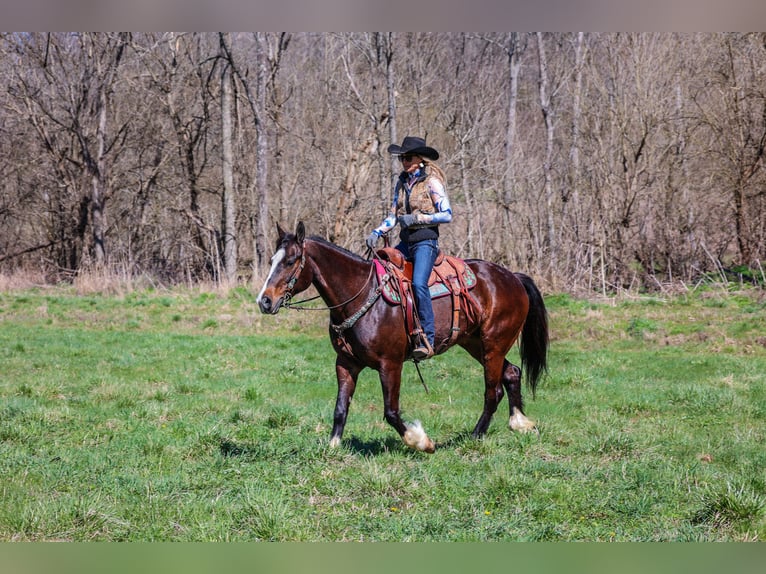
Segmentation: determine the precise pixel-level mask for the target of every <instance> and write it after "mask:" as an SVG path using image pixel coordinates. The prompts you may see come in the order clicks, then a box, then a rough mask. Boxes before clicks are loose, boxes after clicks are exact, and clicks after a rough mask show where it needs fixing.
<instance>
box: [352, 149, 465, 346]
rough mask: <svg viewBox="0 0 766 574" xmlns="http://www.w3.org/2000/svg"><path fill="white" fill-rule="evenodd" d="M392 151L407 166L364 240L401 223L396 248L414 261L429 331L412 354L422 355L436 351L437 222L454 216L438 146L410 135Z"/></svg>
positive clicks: (417, 292)
mask: <svg viewBox="0 0 766 574" xmlns="http://www.w3.org/2000/svg"><path fill="white" fill-rule="evenodd" d="M388 153H390V154H392V155H397V156H399V159H400V160H401V162H402V167H403V171H402V172H401V174H399V180H398V181H397V183H396V187H395V188H394V200H393V203H392V205H391V212H390V213H389V214H388V217H386V219H385V220H384V221H383V223H381V224H380V225H379V226H378V227H376V228H375V229H374V230H373V231H372V233H370V235H369V236H368V237H367V240H366V244H367V247H368V248H370V249H371V250H373V251H374V250H375V244H376V243H377V241H378V238H379V237H380V236H381V235H383V234H384V233H388V232H389V231H390V230H391V229H393V228H394V226H395V225H396V224H397V222H398V223H399V226H400V227H401V232H400V234H399V239H400V241H399V244H398V245H397V246H396V249H398V250H399V251H401V252H402V254H403V255H404V257H405V258H407V259H408V260H411V261H412V267H413V269H412V288H413V291H414V293H415V305H416V307H417V310H418V317H419V318H420V324H421V327H422V329H423V334H424V335H425V337H421V341H420V342H419V343H418V344H417V345H416V347H415V349H413V351H412V357H413V358H414V359H415V360H416V361H422V360H424V359H428V358H430V357H432V356H433V354H434V336H435V330H434V312H433V307H432V305H431V294H430V292H429V290H428V278H429V276H430V275H431V270H432V269H433V266H434V261H436V255H437V253H438V252H439V225H440V224H442V223H449V222H450V221H452V208H451V207H450V203H449V199H448V198H447V192H446V191H445V178H444V173H443V172H442V170H441V169H440V168H439V167H438V166H437V165H436V164H435V163H433V162H434V161H436V160H437V159H439V152H438V151H436V150H435V149H434V148H432V147H428V146H427V145H426V140H424V139H422V138H418V137H412V136H407V137H406V138H404V140H403V141H402V145H401V146H398V145H395V144H391V145H390V146H388ZM402 192H403V193H402Z"/></svg>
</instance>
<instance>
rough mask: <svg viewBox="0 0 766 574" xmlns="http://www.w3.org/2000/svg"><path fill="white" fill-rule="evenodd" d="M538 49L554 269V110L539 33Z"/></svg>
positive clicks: (547, 215) (547, 217)
mask: <svg viewBox="0 0 766 574" xmlns="http://www.w3.org/2000/svg"><path fill="white" fill-rule="evenodd" d="M537 50H538V55H539V64H540V77H539V88H540V110H541V112H542V114H543V122H544V123H545V155H544V157H543V179H544V194H545V208H546V209H545V223H546V232H547V235H546V243H547V245H548V257H547V260H548V266H549V271H551V272H552V271H553V270H554V269H555V268H556V265H557V251H558V249H557V246H556V227H555V223H554V217H553V215H554V214H553V165H552V162H553V136H554V125H553V111H552V109H551V97H550V86H549V80H548V60H547V55H546V53H545V45H544V43H543V35H542V33H541V32H538V33H537Z"/></svg>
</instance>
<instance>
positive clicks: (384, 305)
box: [257, 222, 549, 453]
mask: <svg viewBox="0 0 766 574" xmlns="http://www.w3.org/2000/svg"><path fill="white" fill-rule="evenodd" d="M277 233H278V238H277V242H276V249H275V252H274V255H273V257H272V258H271V269H270V271H269V274H268V276H267V278H266V281H265V283H264V285H263V288H262V289H261V291H260V293H259V294H258V298H257V303H258V306H259V308H260V310H261V312H262V313H267V314H276V313H278V312H279V310H280V309H281V308H282V307H283V306H287V305H289V304H290V299H291V297H292V296H293V295H295V294H297V293H300V292H302V291H305V290H306V289H308V288H309V287H310V286H311V285H313V286H314V288H315V289H316V291H317V292H318V294H319V296H320V297H321V298H322V300H323V301H324V303H325V304H326V305H327V309H328V310H329V312H330V326H329V332H330V339H331V340H332V345H333V348H334V349H335V353H336V359H335V374H336V376H337V379H338V396H337V400H336V403H335V413H334V419H333V428H332V433H331V435H330V445H331V446H333V447H336V446H338V445H340V442H341V437H342V436H343V428H344V427H345V425H346V417H347V415H348V407H349V403H350V402H351V398H352V397H353V395H354V390H355V388H356V383H357V378H358V376H359V373H360V372H361V371H362V370H363V369H364V368H365V367H369V368H371V369H374V370H376V371H378V373H379V375H380V383H381V386H382V388H383V414H384V417H385V419H386V421H387V422H388V423H389V424H390V425H391V426H392V427H394V429H396V431H397V432H398V433H399V435H400V437H402V439H403V441H404V443H405V444H406V445H407V446H409V447H411V448H414V449H416V450H420V451H424V452H428V453H433V452H434V450H435V445H434V443H433V441H432V440H431V439H430V438H429V437H428V435H427V434H426V432H425V431H424V430H423V427H422V425H421V424H420V423H419V422H418V421H414V422H413V423H412V424H406V423H405V422H404V421H403V420H402V417H401V415H400V412H399V389H400V385H401V378H402V366H403V365H404V363H405V362H406V361H407V360H408V358H409V355H408V353H409V352H410V350H411V349H410V342H409V337H408V335H407V332H406V329H405V323H404V313H403V311H402V308H401V307H400V306H396V305H391V304H389V303H388V302H386V301H385V300H383V298H382V297H380V287H379V285H377V283H378V280H377V277H376V274H375V273H374V271H373V261H371V260H366V259H364V258H362V257H361V256H359V255H356V254H354V253H351V252H350V251H347V250H346V249H343V248H342V247H339V246H337V245H335V244H333V243H331V242H329V241H327V240H325V239H322V238H319V237H306V231H305V227H304V224H303V222H299V223H298V224H297V227H296V230H295V233H288V232H286V231H284V230H283V229H282V227H281V226H280V225H279V224H277ZM465 262H466V264H467V265H468V266H469V267H470V268H471V269H472V270H473V272H474V273H475V275H476V278H477V282H476V286H475V287H474V288H473V290H472V291H471V293H472V294H473V296H474V298H475V301H476V302H477V303H478V312H477V313H476V315H477V319H476V320H475V321H473V322H471V324H469V322H468V321H467V319H466V317H465V314H464V313H463V312H462V311H461V316H460V320H459V329H460V330H459V332H458V334H457V337H456V338H455V337H452V336H451V335H452V333H451V329H452V324H451V323H452V320H451V315H452V303H451V302H450V298H449V297H446V298H441V299H434V300H433V307H434V315H435V323H436V344H435V347H436V348H435V352H436V353H437V354H440V353H443V352H444V351H446V350H447V348H449V347H450V346H452V344H457V345H459V346H461V347H463V348H464V349H465V350H466V351H468V353H469V354H470V355H471V356H472V357H473V358H474V359H476V360H477V361H478V362H479V363H481V365H482V366H483V367H484V410H483V412H482V414H481V417H480V418H479V421H478V422H477V423H476V427H475V428H474V429H473V433H472V435H473V437H480V436H482V435H484V434H485V433H486V432H487V429H488V428H489V424H490V421H491V419H492V416H493V415H494V413H495V411H496V410H497V406H498V404H499V403H500V401H501V399H502V398H503V389H505V391H506V392H507V394H508V401H509V403H510V419H509V423H508V426H509V427H510V428H511V430H518V431H522V432H526V431H530V430H534V429H535V423H534V422H532V421H531V420H530V419H528V418H527V417H526V416H525V415H524V412H523V408H522V399H521V380H522V369H521V368H519V367H517V366H516V365H513V364H511V363H510V362H509V361H508V360H507V359H506V358H505V355H506V354H507V353H508V351H509V350H510V349H511V347H512V346H513V344H514V343H515V342H516V340H517V339H519V337H520V339H519V353H520V356H521V365H522V367H523V370H524V374H525V378H526V382H527V385H528V387H529V388H531V390H532V392H533V393H534V391H535V388H536V386H537V383H538V381H539V379H540V377H541V376H542V375H543V373H544V371H546V370H547V353H548V341H549V339H548V315H547V311H546V309H545V304H544V302H543V298H542V295H541V294H540V291H539V290H538V288H537V286H536V285H535V283H534V281H533V280H532V279H531V278H530V277H529V276H527V275H525V274H523V273H514V272H511V271H509V270H507V269H505V268H504V267H501V266H500V265H497V264H495V263H491V262H489V261H484V260H481V259H466V260H465Z"/></svg>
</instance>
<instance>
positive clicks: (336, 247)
mask: <svg viewBox="0 0 766 574" xmlns="http://www.w3.org/2000/svg"><path fill="white" fill-rule="evenodd" d="M306 239H310V240H311V241H313V242H315V243H321V244H322V245H325V246H327V247H330V248H331V249H334V250H336V251H340V252H341V253H345V254H346V255H348V256H349V257H351V258H352V259H356V260H358V261H366V259H364V257H362V256H361V255H359V254H358V253H354V252H353V251H349V250H348V249H346V248H345V247H341V246H340V245H336V244H335V243H333V242H332V241H329V240H327V239H325V238H324V237H320V236H318V235H311V236H310V237H307V238H306Z"/></svg>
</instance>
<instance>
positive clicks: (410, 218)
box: [399, 213, 418, 229]
mask: <svg viewBox="0 0 766 574" xmlns="http://www.w3.org/2000/svg"><path fill="white" fill-rule="evenodd" d="M417 222H418V216H417V215H415V214H414V213H405V214H404V215H400V216H399V225H401V226H402V228H403V229H406V228H408V227H409V226H410V225H415V224H416V223H417Z"/></svg>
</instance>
